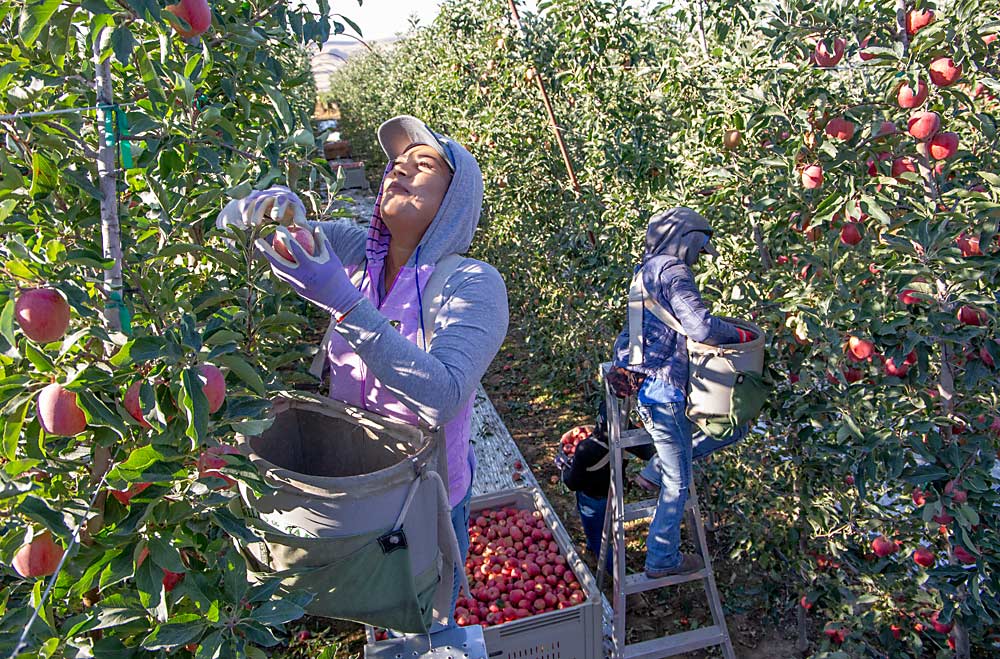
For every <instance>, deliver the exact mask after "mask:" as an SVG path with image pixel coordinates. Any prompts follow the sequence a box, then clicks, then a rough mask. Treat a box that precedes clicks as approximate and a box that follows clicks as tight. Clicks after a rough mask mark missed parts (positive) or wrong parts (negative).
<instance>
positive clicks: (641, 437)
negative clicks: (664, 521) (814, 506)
mask: <svg viewBox="0 0 1000 659" xmlns="http://www.w3.org/2000/svg"><path fill="white" fill-rule="evenodd" d="M610 367H611V365H610V364H608V363H605V364H602V365H601V379H602V381H603V382H604V395H605V400H606V401H607V419H608V445H609V449H610V451H611V456H610V457H611V459H610V466H611V484H610V487H609V491H608V507H607V513H606V514H605V516H604V533H603V539H602V541H601V553H600V556H599V557H598V561H597V565H598V569H597V571H598V574H599V576H598V587H599V588H600V586H601V585H603V581H604V570H603V569H601V566H604V565H605V564H606V561H607V551H608V546H609V542H610V543H611V546H612V547H613V549H612V551H613V570H612V572H613V575H612V576H613V586H614V601H613V602H612V606H613V608H614V614H613V618H612V626H611V627H612V633H611V641H612V647H611V657H612V658H613V659H655V658H657V657H670V656H673V655H677V654H682V653H684V652H692V651H694V650H698V649H700V648H706V647H711V646H715V645H721V646H722V654H723V656H724V657H725V659H735V657H736V654H735V652H734V651H733V643H732V640H731V639H730V637H729V630H728V628H727V627H726V618H725V615H724V613H723V611H722V601H721V600H720V599H719V590H718V588H716V585H715V574H714V572H713V571H712V560H711V557H710V556H709V553H708V543H707V542H706V540H705V526H704V524H703V523H702V520H701V510H700V508H699V506H698V493H697V491H696V490H695V486H694V479H692V482H691V487H690V490H689V496H688V500H687V505H686V506H685V513H686V514H685V518H686V519H685V526H686V527H687V529H688V532H689V533H692V532H693V536H694V537H693V538H692V540H693V542H694V545H695V547H696V548H697V550H698V552H699V553H700V554H701V557H702V560H703V561H704V564H705V567H704V568H702V569H701V570H698V571H697V572H692V573H689V574H678V575H671V576H668V577H663V578H661V579H649V578H647V577H646V575H645V573H643V572H638V573H632V574H628V573H627V571H626V565H625V524H626V523H627V522H630V521H634V520H638V519H647V518H651V517H652V516H653V513H654V512H655V511H656V501H657V500H656V498H652V499H646V500H643V501H639V502H637V503H630V504H626V503H625V502H624V480H625V479H624V474H623V473H622V472H623V471H624V465H623V464H622V451H623V449H626V448H631V447H634V446H642V445H644V444H650V443H652V441H653V440H652V438H651V437H650V436H649V433H647V432H646V431H645V430H644V429H642V428H638V429H634V430H626V422H627V418H628V412H629V410H630V409H631V401H629V400H626V401H625V405H624V407H623V406H622V401H621V400H620V399H619V398H618V397H617V396H615V394H614V393H612V391H611V388H610V386H609V385H608V382H607V378H606V375H607V372H608V369H609V368H610ZM623 409H624V414H623V412H622V410H623ZM699 579H700V580H702V582H703V585H704V587H705V595H706V596H707V598H708V606H709V609H710V610H711V612H712V622H713V624H712V625H711V626H708V627H702V628H700V629H694V630H691V631H687V632H681V633H679V634H671V635H668V636H662V637H660V638H655V639H651V640H648V641H642V642H638V643H626V642H625V638H626V637H625V631H626V628H625V602H626V598H627V597H628V596H629V595H633V594H636V593H642V592H645V591H649V590H656V589H659V588H665V587H667V586H676V585H678V584H682V583H687V582H689V581H696V580H699Z"/></svg>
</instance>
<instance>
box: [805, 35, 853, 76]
mask: <svg viewBox="0 0 1000 659" xmlns="http://www.w3.org/2000/svg"><path fill="white" fill-rule="evenodd" d="M846 47H847V42H846V41H845V40H843V39H841V38H840V37H837V38H836V39H834V40H833V49H832V50H831V48H830V47H829V46H827V44H826V42H825V41H820V42H819V43H817V44H816V48H815V49H814V50H813V54H812V62H813V64H815V65H816V66H819V67H823V68H827V67H831V66H837V64H839V63H840V60H841V58H842V57H843V56H844V48H846Z"/></svg>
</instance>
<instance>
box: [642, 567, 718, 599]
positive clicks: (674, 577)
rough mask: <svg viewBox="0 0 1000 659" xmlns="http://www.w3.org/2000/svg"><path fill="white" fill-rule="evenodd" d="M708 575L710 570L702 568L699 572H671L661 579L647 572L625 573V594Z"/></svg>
mask: <svg viewBox="0 0 1000 659" xmlns="http://www.w3.org/2000/svg"><path fill="white" fill-rule="evenodd" d="M707 576H708V570H706V569H705V568H702V569H700V570H698V571H697V572H685V573H684V574H671V575H670V576H667V577H660V578H659V579H650V578H649V577H647V576H646V573H645V572H635V573H633V574H627V575H625V584H624V585H625V594H626V595H634V594H636V593H644V592H646V591H647V590H656V589H658V588H664V587H666V586H676V585H678V584H682V583H687V582H689V581H698V580H699V579H704V578H705V577H707Z"/></svg>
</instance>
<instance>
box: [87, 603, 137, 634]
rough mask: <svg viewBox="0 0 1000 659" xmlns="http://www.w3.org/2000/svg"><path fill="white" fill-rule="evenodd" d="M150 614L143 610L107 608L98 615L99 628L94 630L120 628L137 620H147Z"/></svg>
mask: <svg viewBox="0 0 1000 659" xmlns="http://www.w3.org/2000/svg"><path fill="white" fill-rule="evenodd" d="M146 618H148V614H147V613H146V612H145V611H144V610H143V609H121V608H111V607H109V608H106V609H101V610H100V611H99V612H98V614H97V620H98V623H97V626H96V627H93V629H108V628H109V627H120V626H122V625H127V624H128V623H130V622H136V621H137V620H145V619H146Z"/></svg>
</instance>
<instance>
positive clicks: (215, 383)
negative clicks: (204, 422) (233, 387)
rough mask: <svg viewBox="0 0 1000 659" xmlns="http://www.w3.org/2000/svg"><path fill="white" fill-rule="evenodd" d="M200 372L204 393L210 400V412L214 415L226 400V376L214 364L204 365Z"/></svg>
mask: <svg viewBox="0 0 1000 659" xmlns="http://www.w3.org/2000/svg"><path fill="white" fill-rule="evenodd" d="M198 370H199V372H200V376H199V379H200V380H201V390H202V393H204V394H205V398H207V399H208V411H209V412H210V413H212V414H214V413H215V412H216V411H218V409H219V408H220V407H222V403H223V401H225V400H226V376H224V375H223V374H222V371H221V370H219V367H218V366H215V365H213V364H202V365H201V366H200V367H199V369H198Z"/></svg>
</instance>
